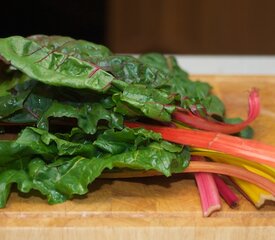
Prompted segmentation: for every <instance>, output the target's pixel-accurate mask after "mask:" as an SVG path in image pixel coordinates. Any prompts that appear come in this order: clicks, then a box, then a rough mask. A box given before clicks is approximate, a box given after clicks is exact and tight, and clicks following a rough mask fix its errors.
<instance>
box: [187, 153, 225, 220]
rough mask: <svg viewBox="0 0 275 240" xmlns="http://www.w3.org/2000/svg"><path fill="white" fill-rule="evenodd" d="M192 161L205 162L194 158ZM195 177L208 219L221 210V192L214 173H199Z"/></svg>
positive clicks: (202, 158)
mask: <svg viewBox="0 0 275 240" xmlns="http://www.w3.org/2000/svg"><path fill="white" fill-rule="evenodd" d="M192 161H204V157H193V158H192ZM194 175H195V180H196V183H197V186H198V190H199V194H200V200H201V207H202V212H203V216H204V217H208V216H210V215H211V214H212V213H213V212H215V211H218V210H220V209H221V201H220V197H219V192H218V189H217V186H216V183H215V180H214V178H213V174H212V173H203V172H198V173H195V174H194Z"/></svg>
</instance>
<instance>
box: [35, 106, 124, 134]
mask: <svg viewBox="0 0 275 240" xmlns="http://www.w3.org/2000/svg"><path fill="white" fill-rule="evenodd" d="M49 117H56V118H60V117H67V118H76V119H77V120H78V126H79V127H80V128H81V129H82V130H83V131H84V132H85V133H89V134H94V133H95V132H96V130H97V125H98V122H99V121H100V120H106V121H108V126H109V127H110V128H118V129H121V128H122V126H123V119H122V116H121V115H120V114H118V113H114V112H113V111H112V110H107V109H105V108H104V107H103V106H102V104H100V103H93V104H84V105H81V106H79V107H77V106H72V105H69V104H63V103H59V102H57V101H54V102H53V103H52V105H51V106H50V107H49V109H48V110H47V111H46V112H45V113H44V114H43V115H42V117H41V119H40V120H39V122H38V124H37V126H38V127H39V128H42V129H48V118H49Z"/></svg>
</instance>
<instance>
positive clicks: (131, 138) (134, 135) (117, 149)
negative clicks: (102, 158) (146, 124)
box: [94, 128, 161, 154]
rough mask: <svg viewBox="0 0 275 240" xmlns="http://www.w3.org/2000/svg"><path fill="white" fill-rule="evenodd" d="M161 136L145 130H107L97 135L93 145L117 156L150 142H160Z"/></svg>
mask: <svg viewBox="0 0 275 240" xmlns="http://www.w3.org/2000/svg"><path fill="white" fill-rule="evenodd" d="M160 139H161V136H160V135H159V134H157V133H154V132H152V131H147V130H145V129H130V128H124V129H122V130H121V131H114V130H113V129H109V130H106V131H104V133H103V134H101V135H99V136H98V138H97V139H96V141H94V145H95V146H96V147H98V148H100V149H102V150H103V151H106V152H109V153H111V154H118V153H122V152H126V151H129V150H135V149H137V148H138V146H140V145H141V144H143V145H147V144H148V143H149V142H150V141H152V140H155V141H160Z"/></svg>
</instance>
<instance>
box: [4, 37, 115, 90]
mask: <svg viewBox="0 0 275 240" xmlns="http://www.w3.org/2000/svg"><path fill="white" fill-rule="evenodd" d="M0 55H1V57H2V58H4V59H5V60H6V61H8V62H10V64H11V65H12V66H13V67H15V68H16V69H18V70H20V71H22V72H23V73H25V74H26V75H28V76H29V77H31V78H33V79H36V80H38V81H41V82H43V83H45V84H49V85H54V86H67V87H72V88H77V89H91V90H94V91H97V92H105V91H107V90H108V88H109V87H110V85H111V82H112V80H113V76H112V75H111V74H109V73H107V72H105V71H103V70H102V69H100V68H98V67H97V66H95V65H94V64H90V63H89V62H86V61H84V60H80V59H78V58H75V57H72V56H69V55H66V54H63V53H62V52H59V51H56V50H51V49H49V48H47V47H43V46H40V45H39V44H37V43H36V42H35V41H32V40H29V39H26V38H23V37H19V36H14V37H10V38H2V39H0Z"/></svg>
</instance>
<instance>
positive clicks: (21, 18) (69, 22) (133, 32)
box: [0, 0, 275, 54]
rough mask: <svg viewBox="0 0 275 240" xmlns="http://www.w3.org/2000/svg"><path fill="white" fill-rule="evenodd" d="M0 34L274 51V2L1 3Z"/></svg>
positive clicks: (121, 46)
mask: <svg viewBox="0 0 275 240" xmlns="http://www.w3.org/2000/svg"><path fill="white" fill-rule="evenodd" d="M0 11H1V12H0V22H1V28H0V37H7V36H11V35H23V36H28V35H32V34H48V35H53V34H55V35H68V36H71V37H74V38H78V39H79V38H81V39H86V40H89V41H93V42H97V43H101V44H106V45H108V46H109V47H110V48H111V49H112V50H113V51H114V52H121V53H125V52H128V53H141V52H146V51H160V52H165V53H178V54H275V1H273V0H261V1H258V0H77V1H69V0H67V1H65V0H56V1H52V0H48V1H9V2H7V1H5V5H4V4H3V1H2V2H1V10H0Z"/></svg>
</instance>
